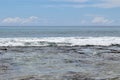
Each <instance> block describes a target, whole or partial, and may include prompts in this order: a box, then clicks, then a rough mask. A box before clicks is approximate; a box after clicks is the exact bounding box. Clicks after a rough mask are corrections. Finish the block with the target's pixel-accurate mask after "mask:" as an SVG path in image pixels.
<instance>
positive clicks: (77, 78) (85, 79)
mask: <svg viewBox="0 0 120 80" xmlns="http://www.w3.org/2000/svg"><path fill="white" fill-rule="evenodd" d="M62 80H95V79H92V78H91V77H90V76H89V75H88V74H84V73H79V72H68V73H67V74H65V75H64V76H63V79H62Z"/></svg>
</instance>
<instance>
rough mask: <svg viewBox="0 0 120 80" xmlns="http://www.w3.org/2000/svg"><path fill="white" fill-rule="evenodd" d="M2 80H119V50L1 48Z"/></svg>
mask: <svg viewBox="0 0 120 80" xmlns="http://www.w3.org/2000/svg"><path fill="white" fill-rule="evenodd" d="M0 80H120V46H119V45H111V46H92V45H86V46H52V45H51V46H46V47H40V46H23V47H20V46H12V47H10V46H1V47H0Z"/></svg>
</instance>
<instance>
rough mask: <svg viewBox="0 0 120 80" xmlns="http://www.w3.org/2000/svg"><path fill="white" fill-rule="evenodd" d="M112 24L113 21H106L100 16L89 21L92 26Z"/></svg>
mask: <svg viewBox="0 0 120 80" xmlns="http://www.w3.org/2000/svg"><path fill="white" fill-rule="evenodd" d="M112 22H113V20H110V19H107V18H105V17H101V16H98V17H94V18H93V20H92V21H91V23H93V24H110V23H112Z"/></svg>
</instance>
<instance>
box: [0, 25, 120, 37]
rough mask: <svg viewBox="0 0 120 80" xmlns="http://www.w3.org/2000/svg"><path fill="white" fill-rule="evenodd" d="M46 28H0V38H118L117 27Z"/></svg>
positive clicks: (118, 29)
mask: <svg viewBox="0 0 120 80" xmlns="http://www.w3.org/2000/svg"><path fill="white" fill-rule="evenodd" d="M58 27H59V28H50V26H49V28H48V27H44V28H41V27H39V26H38V27H34V26H27V27H23V26H22V27H20V26H18V27H17V26H16V27H11V26H4V27H0V38H8V37H10V38H12V37H15V38H16V37H104V36H107V37H109V36H110V37H120V28H119V27H115V28H114V27H102V28H101V27H80V28H76V27H75V28H74V29H72V28H69V27H68V28H64V29H62V28H60V26H58Z"/></svg>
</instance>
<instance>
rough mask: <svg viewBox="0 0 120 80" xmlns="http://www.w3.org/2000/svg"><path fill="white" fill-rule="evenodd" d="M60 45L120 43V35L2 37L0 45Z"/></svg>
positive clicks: (106, 44)
mask: <svg viewBox="0 0 120 80" xmlns="http://www.w3.org/2000/svg"><path fill="white" fill-rule="evenodd" d="M52 43H55V44H57V45H58V46H65V45H69V46H74V45H102V46H109V45H111V44H120V37H47V38H0V46H48V45H50V44H52Z"/></svg>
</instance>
